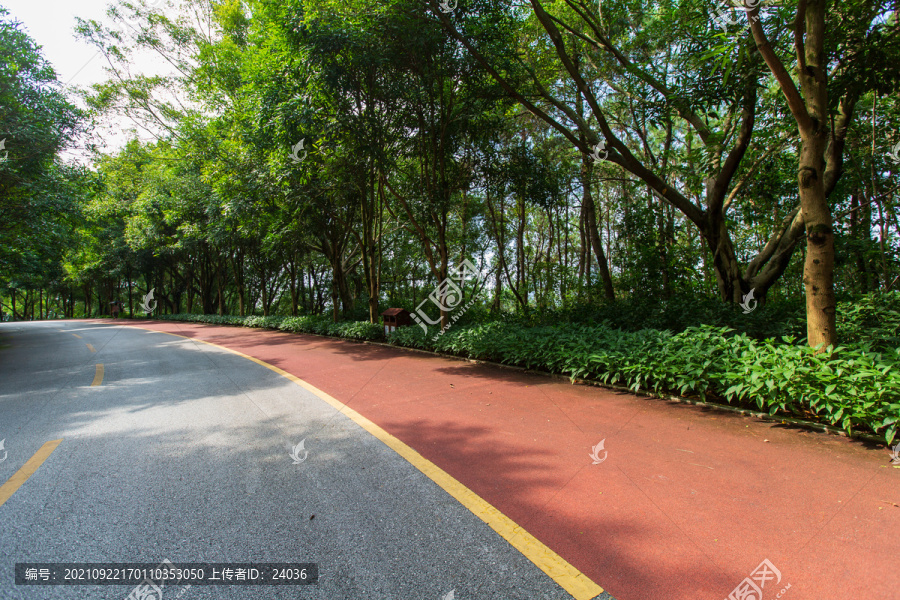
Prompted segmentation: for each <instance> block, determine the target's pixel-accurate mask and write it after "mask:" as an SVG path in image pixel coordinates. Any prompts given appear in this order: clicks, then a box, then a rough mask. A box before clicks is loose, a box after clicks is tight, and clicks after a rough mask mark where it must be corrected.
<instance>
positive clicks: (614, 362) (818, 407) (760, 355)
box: [164, 292, 900, 444]
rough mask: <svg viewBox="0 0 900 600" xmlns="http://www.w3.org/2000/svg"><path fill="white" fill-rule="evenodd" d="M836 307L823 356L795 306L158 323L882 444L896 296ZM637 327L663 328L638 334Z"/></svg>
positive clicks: (896, 368)
mask: <svg viewBox="0 0 900 600" xmlns="http://www.w3.org/2000/svg"><path fill="white" fill-rule="evenodd" d="M838 306H839V309H840V312H839V315H840V316H839V318H838V320H837V324H838V329H839V334H840V335H841V337H842V339H847V340H852V341H849V342H848V343H847V344H846V345H843V346H839V347H828V348H826V349H824V351H821V352H817V349H816V348H813V347H810V346H809V345H808V344H807V343H806V341H805V340H803V339H802V337H801V332H802V331H803V325H804V323H803V321H802V319H801V318H800V315H802V307H799V306H794V307H789V306H788V307H781V308H782V310H781V312H780V315H779V317H776V316H775V315H772V314H769V315H767V316H766V318H758V319H757V320H756V321H755V322H754V321H752V320H751V321H750V322H749V323H747V322H746V321H744V319H745V317H746V315H743V314H742V313H741V312H740V311H733V310H732V311H728V310H725V311H723V310H722V309H721V308H720V305H718V304H714V303H710V304H709V305H707V307H706V310H705V311H704V310H703V306H702V305H701V306H697V305H696V304H690V303H687V302H684V301H680V302H677V301H676V302H672V303H669V305H656V306H654V307H652V308H651V307H639V306H637V307H636V306H635V305H633V304H627V303H622V304H618V305H611V306H609V307H607V309H606V310H605V311H600V312H599V313H597V314H595V315H592V316H591V317H590V318H586V315H585V314H584V313H578V314H577V318H574V317H575V316H576V315H573V314H563V313H560V312H553V311H545V312H543V313H542V314H540V315H532V316H530V318H528V319H522V318H516V317H515V316H510V318H507V319H503V320H493V321H492V320H486V321H481V322H479V319H473V318H471V317H470V318H469V319H468V320H467V322H461V323H460V324H456V325H454V326H453V327H451V328H449V329H448V330H447V331H446V332H444V334H443V335H437V334H436V333H435V331H433V330H432V331H430V332H428V333H426V332H425V331H424V330H423V329H422V328H421V327H418V326H409V327H401V328H399V329H398V330H397V331H395V332H392V333H390V334H389V335H388V336H387V337H386V338H385V335H384V329H383V328H382V327H381V326H380V325H377V324H372V323H369V322H368V321H341V322H337V323H335V322H334V321H332V320H331V319H329V318H327V317H323V316H306V317H278V316H269V317H259V316H250V317H236V316H228V315H223V316H220V315H198V314H194V315H190V314H180V315H167V316H165V317H164V318H165V319H168V320H177V321H191V322H198V323H212V324H225V325H242V326H244V327H262V328H268V329H278V330H281V331H287V332H294V333H312V334H317V335H327V336H334V337H341V338H347V339H353V340H367V341H387V342H388V343H390V344H394V345H397V346H404V347H408V348H418V349H423V350H431V351H435V352H440V353H444V354H450V355H454V356H461V357H465V358H472V359H477V360H486V361H491V362H497V363H502V364H507V365H514V366H519V367H524V368H528V369H533V370H539V371H543V372H547V373H556V374H563V375H568V376H570V377H571V378H573V379H589V380H593V381H597V382H600V383H604V384H609V385H617V386H624V387H628V388H630V389H632V390H634V391H638V390H641V391H645V392H652V393H655V394H674V395H678V396H683V397H687V398H692V399H698V400H703V401H707V402H714V403H721V404H733V405H736V406H741V407H747V408H752V409H754V410H759V411H762V412H767V413H769V414H770V415H779V416H785V417H794V418H801V419H805V420H810V421H815V422H821V423H826V424H828V425H832V426H835V427H838V428H841V429H843V430H845V431H846V432H848V433H850V434H854V433H868V434H872V435H878V436H880V437H882V438H883V439H884V440H885V441H886V442H887V443H889V444H890V443H892V442H893V440H894V438H895V437H896V432H897V422H898V418H900V344H898V338H900V292H894V293H889V294H870V295H867V296H865V297H861V298H856V299H854V301H852V302H841V303H839V304H838ZM773 308H774V307H773ZM776 314H777V313H776ZM702 321H707V323H705V324H699V323H701V322H702ZM723 322H728V323H734V324H737V323H739V322H740V323H741V325H743V326H744V329H743V330H742V331H740V332H738V331H736V330H735V329H734V328H733V327H732V326H729V325H723V324H721V323H723ZM638 323H644V324H653V325H656V326H662V327H670V328H666V329H657V328H651V327H645V328H638V325H637V324H638ZM710 323H716V324H710ZM768 334H778V337H765V336H766V335H768Z"/></svg>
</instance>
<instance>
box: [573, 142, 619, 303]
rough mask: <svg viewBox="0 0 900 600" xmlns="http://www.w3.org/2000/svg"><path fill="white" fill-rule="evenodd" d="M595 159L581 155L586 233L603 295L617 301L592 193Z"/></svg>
mask: <svg viewBox="0 0 900 600" xmlns="http://www.w3.org/2000/svg"><path fill="white" fill-rule="evenodd" d="M593 161H594V159H593V158H591V157H590V156H587V155H586V154H582V155H581V186H582V190H583V192H582V197H581V201H582V203H583V204H584V216H585V230H586V231H585V233H586V234H587V237H588V240H589V241H590V244H591V248H592V249H593V251H594V257H595V258H596V259H597V268H598V269H599V270H600V280H601V281H602V283H603V295H604V296H605V297H606V299H607V300H615V298H616V292H615V290H614V289H613V282H612V275H610V272H609V262H608V261H607V260H606V253H605V252H604V251H603V241H602V240H601V239H600V228H599V227H598V225H597V208H596V206H594V194H593V193H592V192H591V175H592V174H593V171H594V162H593Z"/></svg>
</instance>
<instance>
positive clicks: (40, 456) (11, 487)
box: [0, 440, 62, 506]
mask: <svg viewBox="0 0 900 600" xmlns="http://www.w3.org/2000/svg"><path fill="white" fill-rule="evenodd" d="M61 442H62V440H53V441H52V442H47V443H46V444H44V445H43V446H41V449H40V450H38V451H37V452H35V453H34V456H32V457H31V458H29V459H28V462H27V463H25V464H24V465H23V466H22V468H21V469H19V470H18V471H16V473H15V475H13V476H12V477H10V478H9V481H7V482H6V483H4V484H3V487H0V506H3V504H4V503H5V502H6V501H7V500H9V498H10V496H12V495H13V494H14V493H16V490H17V489H19V488H20V487H22V484H23V483H25V482H26V481H27V480H28V478H29V477H31V476H32V475H34V472H35V471H37V470H38V467H40V466H41V465H42V464H44V461H45V460H47V458H48V457H49V456H50V455H51V454H53V451H54V450H56V447H57V446H59V444H60V443H61Z"/></svg>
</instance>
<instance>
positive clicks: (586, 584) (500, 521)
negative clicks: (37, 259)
mask: <svg viewBox="0 0 900 600" xmlns="http://www.w3.org/2000/svg"><path fill="white" fill-rule="evenodd" d="M126 327H134V328H135V329H144V328H143V327H136V326H134V325H127V326H126ZM147 331H157V330H155V329H149V330H147ZM157 333H165V334H167V335H173V336H175V337H180V338H184V339H187V340H191V341H194V342H202V343H204V344H207V345H209V346H215V347H216V348H221V349H223V350H227V351H228V352H231V353H232V354H236V355H238V356H241V357H243V358H246V359H248V360H252V361H253V362H255V363H256V364H258V365H261V366H263V367H265V368H267V369H269V370H270V371H274V372H276V373H278V374H279V375H281V376H282V377H285V378H287V379H289V380H291V381H293V382H294V383H296V384H297V385H299V386H300V387H302V388H303V389H305V390H306V391H308V392H310V393H312V394H314V395H315V396H318V397H319V398H320V399H321V400H324V401H325V402H327V403H328V404H330V405H331V406H333V407H335V408H336V409H338V411H340V412H341V413H342V414H344V415H346V416H348V417H349V418H350V419H352V420H353V421H354V422H355V423H356V424H357V425H359V426H360V427H362V428H363V429H365V430H366V431H368V432H369V433H371V434H372V435H374V436H375V437H376V438H378V439H379V440H381V441H382V442H383V443H384V444H385V445H386V446H387V447H388V448H390V449H391V450H393V451H394V452H396V453H397V454H399V455H400V456H402V457H403V458H405V459H406V460H407V461H409V462H410V463H411V464H412V465H413V466H414V467H415V468H417V469H418V470H419V471H421V472H422V473H424V474H425V476H426V477H428V478H429V479H431V480H432V481H434V482H435V483H436V484H438V485H439V486H440V487H441V488H443V489H444V491H446V492H447V493H448V494H450V495H451V496H453V497H454V498H456V500H457V501H458V502H459V503H460V504H462V505H463V506H465V507H466V508H468V509H469V510H470V511H472V513H473V514H474V515H475V516H476V517H478V518H479V519H481V520H482V521H484V522H485V523H487V524H488V526H490V527H491V529H493V530H494V531H496V532H497V533H499V534H500V536H501V537H503V539H505V540H506V541H507V542H509V544H510V545H511V546H512V547H513V548H515V549H516V550H518V551H519V552H521V553H522V554H523V555H524V556H525V558H527V559H528V560H530V561H531V562H532V563H534V564H535V565H536V566H537V567H538V568H539V569H540V570H541V571H543V572H544V573H546V574H547V575H548V576H549V577H550V578H551V579H553V581H555V582H556V583H557V584H559V586H560V587H561V588H563V589H564V590H566V591H567V592H568V593H569V594H571V595H572V597H573V598H575V600H591V599H592V598H594V597H596V596H599V595H600V594H602V593H603V588H602V587H600V586H599V585H597V584H596V583H594V582H593V581H591V580H590V579H589V578H588V577H587V575H585V574H584V573H582V572H581V571H579V570H578V569H576V568H575V567H573V566H572V565H571V564H569V562H568V561H566V559H564V558H563V557H561V556H560V555H559V554H557V553H556V552H554V551H553V550H551V549H550V548H548V547H547V546H546V545H544V543H543V542H541V541H540V540H539V539H537V538H536V537H534V536H533V535H531V534H530V533H528V532H527V531H525V530H524V529H522V527H520V526H519V525H518V524H517V523H516V522H515V521H513V520H512V519H510V518H509V517H507V516H506V515H504V514H503V513H502V512H500V511H499V510H498V509H497V508H495V507H494V506H493V505H491V504H490V503H489V502H488V501H487V500H485V499H484V498H482V497H481V496H479V495H478V494H476V493H475V492H473V491H472V490H470V489H469V488H467V487H466V486H465V485H463V484H462V483H460V482H459V481H458V480H457V479H456V478H454V477H453V476H452V475H450V474H449V473H447V472H446V471H444V470H443V469H441V468H440V467H439V466H437V465H436V464H434V463H433V462H431V461H430V460H428V459H427V458H425V457H424V456H422V455H421V454H419V453H418V452H416V451H415V450H414V449H413V448H411V447H410V446H407V445H406V444H405V443H404V442H402V441H401V440H400V439H398V438H396V437H394V436H393V435H391V434H390V433H388V432H387V431H385V430H384V429H382V428H381V427H379V426H378V425H376V424H375V423H373V422H372V421H370V420H369V419H367V418H366V417H364V416H362V415H361V414H359V413H358V412H356V411H355V410H353V409H352V408H350V407H348V406H347V405H346V404H344V403H343V402H341V401H340V400H338V399H337V398H334V397H332V396H331V395H329V394H327V393H325V392H323V391H322V390H320V389H319V388H317V387H315V386H314V385H312V384H310V383H307V382H305V381H303V380H302V379H300V378H299V377H297V376H296V375H292V374H290V373H288V372H287V371H285V370H283V369H279V368H278V367H276V366H275V365H270V364H269V363H267V362H265V361H263V360H260V359H258V358H254V357H252V356H249V355H247V354H244V353H243V352H238V351H237V350H232V349H231V348H228V347H226V346H220V345H219V344H214V343H212V342H207V341H205V340H200V339H197V338H191V337H187V336H185V335H178V334H177V333H169V332H168V331H157Z"/></svg>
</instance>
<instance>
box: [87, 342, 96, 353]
mask: <svg viewBox="0 0 900 600" xmlns="http://www.w3.org/2000/svg"><path fill="white" fill-rule="evenodd" d="M87 347H88V350H90V351H91V352H96V350H95V349H94V347H93V346H91V345H90V344H88V345H87Z"/></svg>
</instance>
